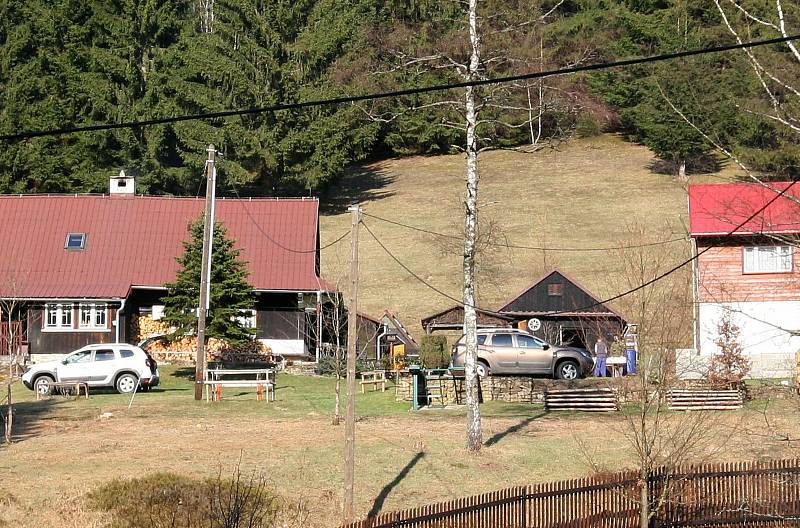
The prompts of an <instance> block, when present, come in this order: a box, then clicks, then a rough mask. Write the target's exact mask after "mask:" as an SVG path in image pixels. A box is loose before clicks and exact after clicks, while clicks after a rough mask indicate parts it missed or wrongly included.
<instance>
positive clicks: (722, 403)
mask: <svg viewBox="0 0 800 528" xmlns="http://www.w3.org/2000/svg"><path fill="white" fill-rule="evenodd" d="M742 403H743V401H742V393H741V392H739V391H738V390H737V389H730V390H713V389H684V390H679V389H675V390H671V391H669V392H668V393H667V404H668V406H669V408H670V410H673V411H729V410H734V409H740V408H741V407H742Z"/></svg>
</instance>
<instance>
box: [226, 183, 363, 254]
mask: <svg viewBox="0 0 800 528" xmlns="http://www.w3.org/2000/svg"><path fill="white" fill-rule="evenodd" d="M233 192H234V193H236V196H237V197H238V198H239V199H240V200H241V201H242V207H243V208H244V212H245V214H246V215H247V217H248V218H249V219H250V221H251V222H253V225H254V226H256V229H257V230H258V232H259V233H261V234H262V235H263V236H264V238H266V239H267V240H269V241H270V242H272V243H273V244H274V245H276V246H278V247H279V248H281V249H283V250H284V251H288V252H289V253H298V254H308V253H316V252H317V250H316V249H294V248H290V247H288V246H285V245H284V244H281V243H280V242H278V241H277V240H275V239H274V238H272V237H271V236H270V235H269V233H267V232H266V231H264V228H263V227H261V224H259V223H258V222H257V221H256V219H255V217H253V215H252V214H251V213H250V209H248V207H247V200H244V199H242V197H241V196H239V191H238V190H237V189H236V188H235V187H234V188H233ZM349 234H350V230H347V231H345V232H344V233H342V234H341V235H340V236H339V237H338V238H336V239H335V240H333V241H331V242H328V243H327V244H325V245H324V246H322V247H320V248H319V250H320V251H322V250H323V249H328V248H329V247H331V246H334V245H336V244H338V243H339V242H341V241H342V240H344V239H345V237H347V235H349Z"/></svg>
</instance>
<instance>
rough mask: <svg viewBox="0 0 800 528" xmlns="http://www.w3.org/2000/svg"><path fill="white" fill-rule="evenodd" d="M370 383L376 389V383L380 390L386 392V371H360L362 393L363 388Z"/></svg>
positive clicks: (362, 391)
mask: <svg viewBox="0 0 800 528" xmlns="http://www.w3.org/2000/svg"><path fill="white" fill-rule="evenodd" d="M368 385H371V386H373V387H375V390H378V385H380V387H381V392H386V371H385V370H366V371H364V372H362V373H361V393H362V394H364V392H365V388H366V387H367V386H368Z"/></svg>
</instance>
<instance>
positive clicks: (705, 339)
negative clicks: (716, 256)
mask: <svg viewBox="0 0 800 528" xmlns="http://www.w3.org/2000/svg"><path fill="white" fill-rule="evenodd" d="M699 308H700V309H699V320H698V325H699V337H700V343H699V344H700V354H699V356H700V358H702V359H705V360H706V361H708V359H709V358H710V357H711V356H712V355H714V354H716V353H718V352H719V347H718V346H717V345H716V344H715V343H714V341H715V340H716V339H717V338H718V336H719V332H718V330H717V325H718V323H719V321H720V319H721V318H722V316H723V314H724V313H725V312H726V311H728V312H730V315H731V320H732V321H733V322H734V323H735V324H736V325H737V326H738V327H739V330H740V334H739V339H740V343H741V345H742V348H743V350H744V353H745V354H747V356H748V357H749V358H750V361H751V365H752V370H751V371H750V377H751V378H790V377H793V376H794V365H795V353H796V352H797V351H798V350H800V337H797V336H792V335H791V334H790V333H789V332H787V331H786V330H800V301H772V302H734V303H700V307H699ZM700 358H698V359H700Z"/></svg>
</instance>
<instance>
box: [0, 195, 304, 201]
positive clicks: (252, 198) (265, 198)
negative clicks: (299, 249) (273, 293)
mask: <svg viewBox="0 0 800 528" xmlns="http://www.w3.org/2000/svg"><path fill="white" fill-rule="evenodd" d="M119 197H120V195H115V194H106V193H20V194H0V199H2V198H18V199H19V198H114V199H116V198H119ZM125 197H126V198H128V199H137V200H138V199H145V200H158V199H161V200H205V197H204V196H172V195H166V194H137V195H134V196H130V195H128V196H125ZM217 200H223V201H226V202H237V201H240V202H255V201H275V202H319V198H317V197H316V196H296V197H282V196H240V197H237V198H233V197H225V196H218V197H217Z"/></svg>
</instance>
